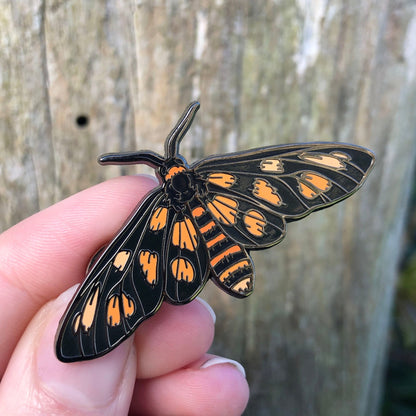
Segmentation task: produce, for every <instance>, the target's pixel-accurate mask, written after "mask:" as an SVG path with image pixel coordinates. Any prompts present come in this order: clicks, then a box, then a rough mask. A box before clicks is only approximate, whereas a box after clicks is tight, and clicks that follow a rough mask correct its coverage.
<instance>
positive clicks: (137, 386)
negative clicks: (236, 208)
mask: <svg viewBox="0 0 416 416" xmlns="http://www.w3.org/2000/svg"><path fill="white" fill-rule="evenodd" d="M154 186H155V182H154V180H152V179H151V178H149V177H137V176H131V177H121V178H116V179H113V180H111V181H107V182H104V183H102V184H99V185H97V186H95V187H93V188H90V189H87V190H85V191H83V192H80V193H79V194H76V195H74V196H72V197H70V198H68V199H66V200H64V201H62V202H60V203H58V204H56V205H54V206H52V207H50V208H48V209H46V210H44V211H42V212H40V213H38V214H36V215H34V216H32V217H30V218H28V219H26V220H25V221H22V222H21V223H19V224H17V225H16V226H14V227H12V228H11V229H9V230H8V231H6V232H4V233H3V234H2V235H0V328H1V329H2V333H1V336H0V377H2V380H1V384H0V414H1V415H8V416H11V415H15V414H19V415H26V414H27V415H35V414H36V415H37V414H39V415H47V414H54V415H66V414H71V415H96V414H97V415H103V416H105V415H127V414H130V415H142V414H143V415H159V416H163V415H229V416H232V415H239V414H241V413H242V412H243V410H244V408H245V406H246V404H247V400H248V394H249V393H248V385H247V382H246V379H245V377H244V375H243V372H244V370H243V369H242V367H241V366H240V365H239V364H238V363H236V362H233V361H230V360H226V359H222V358H219V357H214V356H212V355H209V354H207V353H206V351H207V350H208V348H209V347H210V345H211V342H212V339H213V336H214V321H215V315H214V313H213V311H212V309H211V308H210V307H209V306H207V305H205V303H204V302H200V301H194V302H192V303H189V304H187V305H183V306H172V305H169V304H163V305H162V307H161V309H160V310H159V312H158V313H157V314H156V315H155V316H153V317H152V318H151V319H149V320H147V321H145V322H144V323H143V324H141V325H140V326H139V328H138V329H137V330H136V332H135V334H134V335H133V336H131V337H130V338H129V339H128V340H126V341H125V342H123V343H122V344H121V345H120V346H119V347H117V348H116V349H115V350H113V351H111V352H110V353H109V354H107V355H105V356H104V357H101V358H97V359H95V360H91V361H85V362H77V363H70V364H67V363H61V362H60V361H58V359H57V358H56V356H55V353H54V337H55V332H56V329H57V326H58V321H59V319H60V317H61V316H62V314H63V312H64V310H65V308H66V306H67V304H68V303H69V301H70V300H71V298H72V296H73V294H74V292H75V288H74V287H71V286H73V285H75V284H76V283H79V282H80V281H81V280H82V279H83V278H84V277H85V269H86V267H87V264H88V262H89V259H90V256H91V254H92V253H94V252H95V251H96V250H97V249H98V248H99V247H101V246H102V245H104V244H105V243H106V242H108V241H109V240H110V239H111V238H112V236H113V235H114V234H115V233H116V232H117V230H118V229H119V228H120V226H121V225H122V222H123V218H126V217H127V216H128V215H129V213H130V212H131V211H132V210H133V209H134V206H135V204H136V203H137V201H138V199H140V198H141V197H143V196H144V195H145V193H147V192H148V191H149V190H150V189H151V188H152V187H154ZM68 287H71V288H70V289H67V288H68ZM64 291H65V292H64ZM62 292H64V293H62ZM60 293H62V294H61V295H60V296H59V297H58V298H56V297H57V296H58V295H59V294H60Z"/></svg>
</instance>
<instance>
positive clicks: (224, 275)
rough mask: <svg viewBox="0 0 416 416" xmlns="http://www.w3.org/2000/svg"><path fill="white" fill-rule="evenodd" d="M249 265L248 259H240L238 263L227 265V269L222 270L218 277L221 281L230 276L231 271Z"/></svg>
mask: <svg viewBox="0 0 416 416" xmlns="http://www.w3.org/2000/svg"><path fill="white" fill-rule="evenodd" d="M249 265H250V262H249V261H248V260H241V261H239V262H238V263H235V264H233V265H232V266H230V267H228V269H226V270H224V271H223V272H222V273H221V274H220V276H219V277H218V278H219V279H220V281H221V282H223V281H224V280H226V279H227V278H228V277H229V276H230V274H231V273H233V272H235V271H237V270H238V269H242V268H243V267H245V266H249Z"/></svg>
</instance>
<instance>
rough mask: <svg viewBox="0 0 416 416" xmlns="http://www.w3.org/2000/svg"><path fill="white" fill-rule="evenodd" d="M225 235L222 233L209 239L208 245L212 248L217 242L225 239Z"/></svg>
mask: <svg viewBox="0 0 416 416" xmlns="http://www.w3.org/2000/svg"><path fill="white" fill-rule="evenodd" d="M224 238H225V235H224V234H222V233H221V234H220V235H217V236H216V237H214V238H212V239H211V240H209V241H207V247H208V248H210V247H212V246H214V245H215V244H217V243H219V242H220V241H222V240H224Z"/></svg>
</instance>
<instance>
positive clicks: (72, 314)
mask: <svg viewBox="0 0 416 416" xmlns="http://www.w3.org/2000/svg"><path fill="white" fill-rule="evenodd" d="M198 109H199V103H198V102H193V103H191V104H190V105H189V106H188V107H187V109H186V110H185V112H184V113H183V115H182V116H181V118H180V119H179V121H178V123H177V124H176V126H175V127H174V128H173V130H172V131H171V132H170V134H169V135H168V137H167V139H166V143H165V157H162V156H160V155H158V154H157V153H154V152H151V151H141V152H129V153H117V154H105V155H103V156H101V157H100V158H99V163H100V164H102V165H108V164H136V163H145V164H148V165H150V166H152V167H153V168H155V169H156V170H157V173H158V176H159V178H160V186H159V187H158V188H156V189H155V190H153V191H152V192H150V193H149V194H148V196H147V197H146V198H145V199H144V200H143V202H142V203H141V204H140V205H139V206H138V207H137V208H136V210H135V211H134V212H133V213H132V215H131V217H130V218H129V219H128V221H127V222H126V224H125V225H124V226H123V228H122V229H121V230H120V232H119V233H118V234H117V236H116V237H115V238H114V240H113V241H112V242H111V243H110V244H109V245H108V246H107V248H106V249H105V250H104V251H103V253H102V254H101V255H100V257H99V258H98V260H97V261H95V263H94V264H93V265H92V266H91V268H90V270H89V272H88V274H87V277H86V279H85V281H84V282H83V284H82V285H81V286H80V288H79V289H78V291H77V293H76V294H75V296H74V298H73V299H72V301H71V303H70V304H69V306H68V308H67V310H66V312H65V314H64V316H63V317H62V319H61V321H60V324H59V328H58V332H57V337H56V354H57V357H58V358H59V360H61V361H64V362H73V361H81V360H89V359H93V358H96V357H99V356H102V355H104V354H106V353H108V352H109V351H111V350H112V349H113V348H115V347H116V346H117V345H118V344H120V343H121V342H122V341H123V340H125V339H126V338H127V337H129V336H130V335H131V334H132V333H133V332H134V330H135V329H136V328H137V327H138V326H139V325H140V323H141V322H143V321H144V320H145V319H147V318H149V317H150V316H152V315H153V314H155V313H156V312H157V310H158V309H159V308H160V306H161V304H162V301H164V300H165V301H168V302H170V303H172V304H175V305H181V304H184V303H187V302H190V301H191V300H193V299H194V298H195V297H196V296H197V295H198V294H199V292H200V291H201V290H202V289H203V287H204V286H205V284H206V282H207V281H208V279H211V280H213V281H214V282H215V283H216V284H217V285H218V286H219V287H220V288H221V289H222V290H224V291H225V292H227V293H229V294H230V295H232V296H236V297H238V298H245V297H246V296H248V295H250V294H251V292H252V291H253V286H254V267H253V262H252V259H251V257H250V254H249V252H250V250H257V249H264V248H268V247H271V246H273V245H274V244H277V243H279V242H280V241H281V240H282V239H283V237H284V236H285V233H286V223H287V222H290V221H295V220H298V219H301V218H303V217H304V216H306V215H308V214H309V213H310V212H312V211H314V210H317V209H322V208H325V207H327V206H330V205H332V204H335V203H337V202H339V201H341V200H343V199H345V198H347V197H349V196H350V195H352V194H353V193H354V192H355V191H357V190H358V189H359V188H360V186H361V185H362V184H363V182H364V181H365V179H366V178H367V176H368V174H369V172H370V170H371V168H372V166H373V164H374V155H373V154H372V153H371V152H370V151H369V150H367V149H364V148H361V147H359V146H355V145H351V144H340V143H307V144H290V145H280V146H270V147H264V148H259V149H253V150H248V151H245V152H239V153H231V154H227V155H221V156H211V157H208V158H206V159H203V160H201V161H199V162H196V163H194V164H193V165H191V166H189V165H188V163H187V162H186V160H185V159H184V158H183V157H182V156H181V155H180V154H179V144H180V142H181V140H182V138H183V137H184V135H185V134H186V132H187V131H188V129H189V127H190V125H191V123H192V121H193V118H194V116H195V114H196V112H197V111H198Z"/></svg>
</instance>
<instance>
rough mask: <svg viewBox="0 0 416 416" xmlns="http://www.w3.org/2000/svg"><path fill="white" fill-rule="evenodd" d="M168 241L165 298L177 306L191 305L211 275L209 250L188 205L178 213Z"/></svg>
mask: <svg viewBox="0 0 416 416" xmlns="http://www.w3.org/2000/svg"><path fill="white" fill-rule="evenodd" d="M171 224H172V225H171V228H170V230H169V233H168V235H167V242H166V254H167V260H166V271H165V272H166V279H165V282H166V286H165V299H166V300H167V301H169V302H170V303H173V304H183V303H187V302H190V301H191V300H192V299H194V298H195V297H196V296H197V295H198V293H199V292H200V291H201V290H202V289H203V287H204V286H205V283H206V282H207V279H208V276H209V259H208V253H207V248H206V246H205V244H204V241H203V239H202V236H201V233H200V232H199V230H198V226H197V224H196V223H195V220H194V218H193V216H192V214H191V210H190V208H189V206H188V205H184V207H183V210H182V211H180V212H175V213H174V215H173V216H172V223H171Z"/></svg>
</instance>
